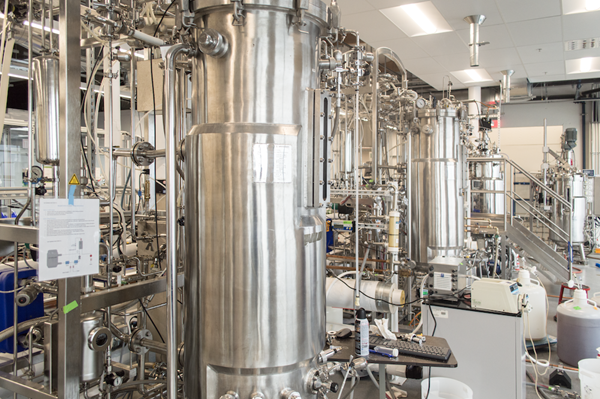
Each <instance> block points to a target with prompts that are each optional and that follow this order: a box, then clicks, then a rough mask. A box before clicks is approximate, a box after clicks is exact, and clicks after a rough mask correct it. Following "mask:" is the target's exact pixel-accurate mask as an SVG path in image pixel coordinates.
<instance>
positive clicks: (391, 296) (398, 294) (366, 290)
mask: <svg viewBox="0 0 600 399" xmlns="http://www.w3.org/2000/svg"><path fill="white" fill-rule="evenodd" d="M344 283H346V284H348V286H350V287H351V288H348V286H347V285H346V284H344ZM344 283H342V282H341V281H339V280H338V279H337V278H335V277H327V282H326V284H327V288H326V292H327V306H331V307H334V308H346V309H353V308H354V287H355V284H356V280H354V279H344ZM360 291H361V294H360V306H361V307H362V308H365V310H367V311H370V312H382V313H393V312H395V311H396V309H397V308H398V307H397V306H392V305H390V303H393V304H400V305H402V304H404V290H401V289H398V288H395V287H394V286H393V285H392V284H390V283H384V282H381V281H372V280H362V281H361V283H360ZM365 294H366V295H365ZM367 296H369V297H371V298H375V299H376V300H375V299H371V298H368V297H367ZM383 301H385V302H383Z"/></svg>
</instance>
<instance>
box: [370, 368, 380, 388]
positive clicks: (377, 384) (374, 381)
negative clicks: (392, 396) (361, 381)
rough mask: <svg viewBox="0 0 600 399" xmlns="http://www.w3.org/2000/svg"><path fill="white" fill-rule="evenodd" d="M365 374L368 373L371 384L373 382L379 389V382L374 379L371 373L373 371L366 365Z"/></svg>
mask: <svg viewBox="0 0 600 399" xmlns="http://www.w3.org/2000/svg"><path fill="white" fill-rule="evenodd" d="M367 374H369V377H371V381H372V382H373V384H375V386H376V387H377V389H379V383H378V382H377V380H376V379H375V376H374V375H373V372H372V371H371V369H370V368H369V366H367Z"/></svg>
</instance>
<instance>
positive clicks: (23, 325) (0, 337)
mask: <svg viewBox="0 0 600 399" xmlns="http://www.w3.org/2000/svg"><path fill="white" fill-rule="evenodd" d="M49 319H50V316H42V317H38V318H36V319H31V320H26V321H22V322H20V323H19V324H17V333H19V334H20V333H22V332H23V331H27V330H29V329H30V328H31V327H33V326H35V325H37V324H40V323H43V322H45V321H46V320H49ZM13 333H14V328H13V326H10V327H8V328H7V329H5V330H2V331H0V342H2V341H4V340H5V339H8V338H10V337H12V335H13Z"/></svg>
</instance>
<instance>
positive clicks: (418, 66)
mask: <svg viewBox="0 0 600 399" xmlns="http://www.w3.org/2000/svg"><path fill="white" fill-rule="evenodd" d="M404 66H405V67H406V69H408V70H409V71H411V72H412V73H414V74H415V75H417V76H419V75H418V74H419V73H442V72H444V73H445V72H446V68H444V67H443V66H441V65H440V64H438V63H437V62H436V61H435V60H434V59H433V58H418V59H415V60H406V61H404Z"/></svg>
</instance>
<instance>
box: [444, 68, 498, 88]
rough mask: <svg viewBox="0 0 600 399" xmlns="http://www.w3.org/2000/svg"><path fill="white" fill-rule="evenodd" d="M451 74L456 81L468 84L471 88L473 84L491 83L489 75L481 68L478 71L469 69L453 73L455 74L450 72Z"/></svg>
mask: <svg viewBox="0 0 600 399" xmlns="http://www.w3.org/2000/svg"><path fill="white" fill-rule="evenodd" d="M451 73H452V75H454V76H455V77H456V78H457V79H458V80H460V81H461V83H464V84H468V85H471V86H472V85H473V84H475V83H482V82H491V81H493V79H492V77H491V76H490V74H489V73H488V72H487V71H486V70H485V69H482V68H478V69H474V68H469V69H464V70H462V71H455V72H451Z"/></svg>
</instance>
